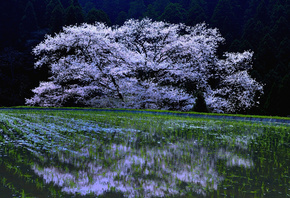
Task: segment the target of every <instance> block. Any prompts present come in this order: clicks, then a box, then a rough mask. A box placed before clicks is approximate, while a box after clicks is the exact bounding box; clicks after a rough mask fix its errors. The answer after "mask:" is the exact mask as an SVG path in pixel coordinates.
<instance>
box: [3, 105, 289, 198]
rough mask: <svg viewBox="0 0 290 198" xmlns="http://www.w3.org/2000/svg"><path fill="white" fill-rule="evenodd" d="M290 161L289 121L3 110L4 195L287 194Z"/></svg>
mask: <svg viewBox="0 0 290 198" xmlns="http://www.w3.org/2000/svg"><path fill="white" fill-rule="evenodd" d="M289 171H290V125H289V124H275V123H261V122H258V123H255V122H249V121H230V120H219V119H206V118H202V119H201V118H189V117H181V116H173V115H171V116H170V115H150V114H137V113H124V112H88V111H77V112H76V111H47V110H46V111H36V110H26V111H20V110H19V111H17V110H7V111H0V192H1V198H2V197H3V198H6V197H7V198H10V197H39V198H42V197H129V198H133V197H174V198H175V197H245V198H248V197H269V198H276V197H281V198H282V197H283V198H285V197H290V173H289Z"/></svg>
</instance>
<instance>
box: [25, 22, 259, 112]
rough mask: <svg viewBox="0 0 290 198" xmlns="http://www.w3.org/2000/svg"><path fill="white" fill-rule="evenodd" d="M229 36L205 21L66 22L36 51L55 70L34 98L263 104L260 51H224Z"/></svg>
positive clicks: (183, 105) (34, 101)
mask: <svg viewBox="0 0 290 198" xmlns="http://www.w3.org/2000/svg"><path fill="white" fill-rule="evenodd" d="M223 40H224V39H223V38H222V37H221V35H220V34H219V32H218V30H217V29H212V28H208V27H207V26H206V25H205V24H198V25H196V26H194V27H189V26H185V25H183V24H170V23H166V22H153V21H152V20H150V19H143V20H133V19H131V20H128V21H126V22H125V23H124V25H123V26H120V27H116V28H110V27H108V26H106V25H104V24H103V23H97V24H95V25H88V24H83V25H81V26H70V27H65V28H64V29H63V32H61V33H59V34H57V35H55V36H53V37H52V36H47V37H46V38H45V40H44V41H43V42H42V43H40V44H39V45H38V46H36V47H35V48H34V50H33V52H34V54H35V55H37V56H38V58H39V59H38V61H37V62H36V64H35V66H36V67H42V66H44V65H47V66H48V67H49V68H50V70H51V73H52V76H51V77H50V81H49V82H42V83H40V86H39V87H37V88H35V89H34V90H33V92H34V93H35V96H34V97H33V98H31V99H28V100H27V104H30V105H40V106H62V105H72V104H75V105H90V106H98V107H108V106H110V107H129V108H156V109H177V110H190V109H191V108H192V107H193V105H194V101H195V97H194V95H195V94H196V93H197V92H203V94H204V97H205V101H206V104H207V105H208V107H209V108H210V109H211V110H212V111H215V112H236V111H239V110H243V109H246V108H250V107H251V106H253V105H255V104H256V96H258V95H259V94H260V93H262V85H260V84H259V83H257V82H256V81H255V80H254V79H252V78H251V77H250V76H249V74H248V70H250V69H251V67H252V65H251V58H252V54H253V53H252V52H249V51H245V52H243V53H225V54H224V58H222V59H219V58H218V57H217V55H216V51H217V47H218V45H219V44H220V43H221V42H222V41H223Z"/></svg>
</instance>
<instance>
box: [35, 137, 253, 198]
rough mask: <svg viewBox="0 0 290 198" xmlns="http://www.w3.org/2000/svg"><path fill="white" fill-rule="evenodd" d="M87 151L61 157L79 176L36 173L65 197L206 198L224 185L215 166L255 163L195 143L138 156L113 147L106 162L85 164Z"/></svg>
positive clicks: (56, 170)
mask: <svg viewBox="0 0 290 198" xmlns="http://www.w3.org/2000/svg"><path fill="white" fill-rule="evenodd" d="M89 148H90V145H88V146H87V148H86V149H84V148H83V149H82V151H83V154H82V155H79V156H76V155H74V156H68V155H64V154H61V153H59V155H58V158H59V160H60V161H61V162H62V163H67V164H71V165H73V166H74V167H77V168H76V169H75V170H68V169H64V168H63V167H56V166H48V167H41V166H40V165H34V166H33V167H32V168H33V170H34V171H35V173H36V174H37V175H39V176H41V177H43V179H44V180H45V182H47V183H50V182H53V183H54V184H55V185H57V186H59V187H61V188H62V191H64V192H67V193H79V194H81V195H86V194H88V193H94V194H96V195H102V194H104V193H105V192H106V191H110V190H113V189H114V190H116V191H119V192H122V193H124V194H125V195H126V197H136V196H137V197H139V196H141V197H152V196H160V197H163V196H165V195H167V196H168V195H177V194H178V195H182V194H183V193H182V192H186V191H191V192H192V191H193V192H195V193H198V194H203V195H206V192H207V191H208V190H217V188H218V185H219V184H220V183H221V182H222V181H223V180H224V178H223V176H222V175H220V174H219V173H218V171H217V170H216V164H217V160H225V164H226V166H240V167H244V168H250V167H252V166H253V161H252V160H251V159H247V158H243V157H240V156H239V155H237V154H236V152H237V151H235V150H234V149H233V148H230V149H226V148H220V149H216V150H214V151H211V150H208V149H207V148H205V147H200V146H198V144H197V143H194V144H193V141H184V142H183V143H182V144H171V145H166V146H163V147H161V148H160V147H153V148H152V147H151V148H149V147H143V148H140V149H138V150H137V149H135V148H133V147H130V146H127V145H121V144H119V145H117V144H112V145H111V146H109V147H108V148H107V149H106V150H105V151H104V153H103V155H102V156H100V155H99V154H98V153H97V152H96V153H94V154H93V155H95V156H97V157H95V159H92V158H91V160H90V161H82V157H83V156H86V155H88V153H90V154H89V155H90V156H92V151H90V150H89ZM105 162H106V163H105ZM76 170H77V171H76Z"/></svg>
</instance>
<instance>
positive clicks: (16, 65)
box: [0, 0, 290, 115]
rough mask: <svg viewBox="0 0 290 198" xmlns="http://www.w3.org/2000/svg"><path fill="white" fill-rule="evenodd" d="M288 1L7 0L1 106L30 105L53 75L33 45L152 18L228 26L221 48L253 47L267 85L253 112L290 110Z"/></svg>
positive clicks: (0, 38)
mask: <svg viewBox="0 0 290 198" xmlns="http://www.w3.org/2000/svg"><path fill="white" fill-rule="evenodd" d="M289 6H290V3H289V1H287V0H10V1H5V2H4V1H1V2H0V106H11V105H23V104H24V99H25V98H28V97H30V96H31V94H32V93H31V91H30V90H31V89H32V88H33V87H35V86H38V83H39V81H41V80H46V78H47V76H48V73H47V71H45V69H42V70H35V69H34V68H33V62H34V57H33V56H32V55H31V49H32V48H33V47H34V46H35V45H36V44H37V43H39V42H40V41H41V40H43V38H44V35H45V34H53V33H55V32H58V31H60V30H61V28H62V26H64V25H72V24H76V23H83V22H87V23H94V22H95V21H101V22H105V23H107V24H108V25H121V24H122V23H123V22H124V21H125V20H126V19H128V18H143V17H149V18H152V19H153V20H165V21H168V22H171V23H180V22H182V23H185V24H186V25H195V24H196V23H200V22H206V23H207V24H209V25H210V26H211V27H217V28H219V30H220V31H221V33H222V35H223V37H225V38H226V43H225V44H224V45H223V46H222V47H221V48H222V49H221V51H237V52H242V51H244V50H247V49H252V50H253V51H254V52H255V55H254V69H253V71H252V76H254V77H255V78H256V79H257V80H258V81H260V82H263V83H265V87H264V92H265V94H264V95H263V97H262V98H261V105H260V106H259V107H258V108H255V109H252V110H250V111H249V112H245V113H255V114H268V115H289V114H290V103H289V95H290V64H289V54H290V50H289V47H290V43H289V35H290V34H289V29H290V27H289V26H290V25H289V24H290V23H289V19H290V17H289V12H290V7H289Z"/></svg>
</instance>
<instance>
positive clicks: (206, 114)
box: [2, 106, 290, 120]
mask: <svg viewBox="0 0 290 198" xmlns="http://www.w3.org/2000/svg"><path fill="white" fill-rule="evenodd" d="M2 108H12V109H13V108H20V109H21V108H31V109H59V108H61V109H78V110H82V109H83V110H86V109H90V110H93V109H96V110H125V111H144V112H156V113H173V114H185V115H186V114H198V115H205V116H234V117H242V118H262V119H282V120H290V117H281V116H264V115H244V114H226V113H201V112H193V111H189V112H182V111H170V110H156V109H124V108H115V109H112V108H93V107H33V106H14V107H2Z"/></svg>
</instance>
